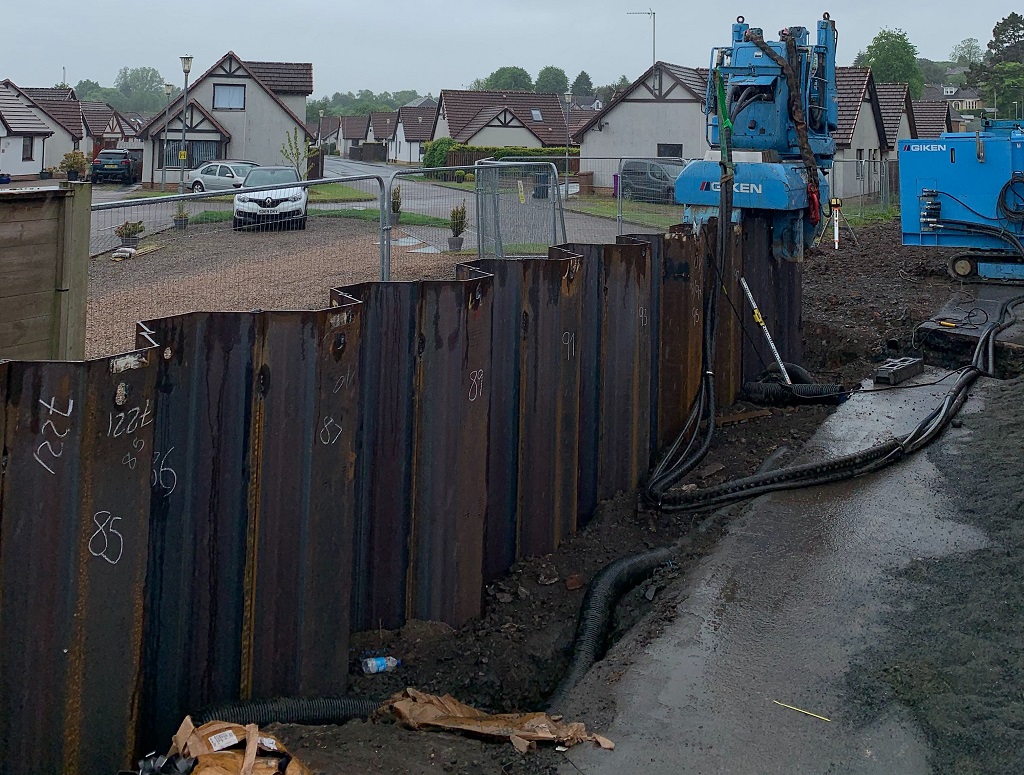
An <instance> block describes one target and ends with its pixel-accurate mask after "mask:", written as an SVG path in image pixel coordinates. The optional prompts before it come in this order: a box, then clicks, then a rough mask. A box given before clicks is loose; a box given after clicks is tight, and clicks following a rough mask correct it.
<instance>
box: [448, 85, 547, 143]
mask: <svg viewBox="0 0 1024 775" xmlns="http://www.w3.org/2000/svg"><path fill="white" fill-rule="evenodd" d="M561 100H562V97H561V95H558V94H534V93H533V92H523V91H461V90H457V89H444V90H442V91H441V97H440V100H439V102H438V108H437V115H436V117H435V119H434V127H433V132H432V133H431V139H433V140H437V139H438V138H441V137H451V138H453V139H454V140H457V141H458V142H460V143H465V144H466V145H476V146H481V147H522V148H542V147H551V146H560V145H565V142H566V123H565V113H564V108H563V107H562V102H561Z"/></svg>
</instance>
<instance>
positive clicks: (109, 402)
mask: <svg viewBox="0 0 1024 775" xmlns="http://www.w3.org/2000/svg"><path fill="white" fill-rule="evenodd" d="M735 238H736V242H735V250H734V256H733V260H732V262H731V263H730V265H729V266H727V267H726V269H725V276H724V277H723V278H722V280H724V281H725V286H726V290H727V291H728V293H729V299H728V300H726V299H723V307H722V309H721V311H720V316H721V318H720V319H721V321H722V326H721V330H722V336H721V338H720V340H719V346H718V348H717V351H716V364H715V370H716V372H719V374H720V377H719V378H720V380H721V385H722V387H721V392H722V393H723V394H724V398H723V399H722V400H724V401H731V400H732V397H734V396H735V395H736V393H737V391H738V390H739V387H740V384H741V379H742V378H743V377H749V376H752V375H751V374H750V372H751V370H752V369H754V368H755V366H759V360H758V359H757V352H756V351H755V348H756V347H759V346H760V345H756V346H755V345H750V344H749V343H745V342H744V340H743V336H742V334H743V331H742V329H741V327H740V322H739V319H738V316H737V315H738V313H737V311H736V310H734V309H732V308H730V307H729V306H728V304H729V302H730V301H731V302H732V304H733V305H735V306H736V307H737V308H738V312H741V313H745V312H746V311H745V310H744V308H743V307H742V306H740V305H741V302H742V300H743V299H742V296H741V295H739V294H738V293H737V292H736V284H737V283H738V280H739V277H740V276H741V275H743V274H745V276H746V277H747V278H748V279H749V281H750V285H751V287H752V289H753V290H754V293H755V294H757V296H758V298H759V300H760V301H761V303H762V304H763V305H764V309H765V310H766V316H765V317H766V319H769V325H775V326H776V328H777V329H779V330H780V332H781V335H780V342H781V343H782V347H781V348H780V349H783V351H784V354H785V355H786V356H787V357H790V358H793V357H798V354H799V350H798V348H799V302H800V296H799V288H794V287H791V286H792V285H793V284H794V283H797V284H798V283H799V277H800V274H799V269H800V267H799V266H789V265H785V266H778V265H777V264H773V263H771V262H772V260H773V259H771V257H770V254H769V253H767V252H766V251H767V243H766V242H765V241H764V240H763V239H761V238H760V237H759V236H758V235H756V234H743V233H742V232H741V231H739V230H737V231H736V232H735ZM714 243H715V236H714V229H713V228H709V229H705V230H702V231H699V232H697V233H692V232H690V231H689V230H688V229H686V230H675V231H673V232H672V233H670V234H666V235H660V234H657V235H650V234H646V235H644V234H641V235H624V236H621V237H619V238H618V239H617V242H616V244H609V245H587V244H572V245H563V246H557V247H552V248H550V250H549V252H548V255H547V256H546V257H545V256H541V257H525V258H522V259H481V260H477V261H474V262H471V263H469V264H463V265H460V266H458V267H457V269H456V278H457V279H455V280H423V281H416V282H388V283H382V282H370V283H363V284H359V285H354V286H348V287H343V288H336V289H333V290H332V291H331V294H330V307H329V308H327V309H323V310H319V311H255V312H203V313H190V314H185V315H178V316H174V317H168V318H162V319H158V320H150V321H146V322H143V323H140V324H139V326H138V330H137V341H136V346H137V347H138V348H139V349H138V350H137V351H135V352H132V353H128V354H125V355H123V356H117V357H114V358H105V359H99V360H94V361H87V362H84V363H49V362H6V363H0V439H2V468H0V764H2V765H3V767H4V771H5V772H6V773H12V774H15V775H17V774H19V773H23V772H24V773H28V772H33V773H35V772H45V773H50V772H52V773H57V772H68V773H85V772H99V771H109V772H113V771H116V770H117V769H118V768H121V767H124V766H127V765H128V764H129V763H130V762H131V761H132V757H133V756H135V755H138V754H140V753H145V752H146V751H148V750H151V749H152V748H153V747H160V746H162V745H164V743H165V741H166V739H167V736H168V735H169V734H170V733H171V732H173V730H174V729H175V728H176V726H177V724H178V723H179V722H180V720H181V718H182V717H183V716H184V715H185V714H186V713H189V712H195V711H197V710H199V709H201V708H203V707H204V706H206V705H209V704H212V703H219V702H225V701H231V700H235V699H244V698H250V697H252V698H265V697H276V696H317V695H337V694H340V693H342V692H344V691H345V689H346V684H347V673H348V667H349V653H348V638H349V634H350V632H351V631H358V630H365V629H372V628H377V627H385V628H395V627H400V626H402V625H403V624H404V623H405V622H406V621H408V620H409V619H414V618H415V619H424V620H437V621H443V622H446V623H448V624H450V625H452V626H455V627H458V626H461V625H463V624H465V623H466V622H468V621H470V620H471V619H473V618H474V617H476V616H478V615H479V614H480V612H481V606H482V598H483V589H484V585H485V584H487V583H489V582H490V581H491V580H493V579H495V578H497V577H499V576H500V575H501V574H503V573H504V572H506V571H507V570H508V569H509V568H510V567H511V566H512V564H513V563H515V561H516V560H517V559H519V558H521V557H526V556H532V555H541V554H548V553H550V552H553V551H555V550H556V549H557V548H558V546H559V544H560V543H561V542H562V541H564V540H565V539H566V538H567V537H568V536H570V535H572V534H573V533H574V532H576V530H578V529H579V527H580V526H582V525H583V524H585V523H586V521H587V520H589V519H590V518H591V517H592V516H593V514H594V512H595V510H596V508H597V506H598V504H599V502H600V501H602V500H604V499H607V498H609V497H612V496H614V495H615V494H616V493H618V492H630V491H632V490H635V489H636V488H637V487H638V486H639V485H640V484H641V482H642V480H643V478H644V477H645V475H646V473H647V470H648V467H649V464H650V463H651V460H652V458H653V456H654V455H656V454H658V453H659V451H660V450H661V449H663V447H664V445H665V444H666V443H667V442H668V441H670V440H671V439H672V438H673V437H674V436H675V434H677V433H678V431H679V429H680V427H681V425H682V423H683V420H684V418H685V416H686V413H687V410H688V407H689V404H690V402H691V401H692V400H693V397H694V396H695V395H696V392H697V388H698V384H699V381H700V374H701V358H702V339H701V329H702V324H703V319H702V298H703V297H702V293H703V290H702V289H703V288H704V287H705V285H706V283H707V282H708V281H709V280H710V279H711V278H710V277H708V275H707V273H708V272H713V271H717V270H715V269H713V268H712V264H711V261H710V260H709V259H710V258H711V257H712V256H713V255H714V252H715V244H714ZM780 285H784V286H786V287H780ZM780 321H781V322H780ZM793 326H795V327H796V328H795V329H794V330H795V332H794V330H791V327H793ZM773 333H774V330H773ZM40 740H45V741H48V743H47V744H46V745H40V744H39V741H40ZM143 748H145V749H146V751H144V750H143Z"/></svg>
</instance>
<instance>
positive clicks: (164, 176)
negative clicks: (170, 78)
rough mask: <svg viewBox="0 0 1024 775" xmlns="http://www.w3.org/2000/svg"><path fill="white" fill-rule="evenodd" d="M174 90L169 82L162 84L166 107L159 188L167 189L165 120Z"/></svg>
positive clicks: (168, 116)
mask: <svg viewBox="0 0 1024 775" xmlns="http://www.w3.org/2000/svg"><path fill="white" fill-rule="evenodd" d="M172 91H174V87H173V86H171V85H170V84H169V83H165V84H164V96H165V97H167V107H166V108H164V131H163V140H164V142H163V146H162V147H161V148H160V153H161V154H162V158H161V159H160V190H161V191H166V190H167V122H168V120H169V119H170V116H171V92H172Z"/></svg>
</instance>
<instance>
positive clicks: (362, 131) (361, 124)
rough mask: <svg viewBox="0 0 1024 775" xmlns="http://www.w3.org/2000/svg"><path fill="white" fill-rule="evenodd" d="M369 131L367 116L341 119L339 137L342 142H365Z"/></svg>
mask: <svg viewBox="0 0 1024 775" xmlns="http://www.w3.org/2000/svg"><path fill="white" fill-rule="evenodd" d="M369 129H370V117H369V116H342V117H341V137H342V139H343V140H365V139H366V133H367V132H368V131H369Z"/></svg>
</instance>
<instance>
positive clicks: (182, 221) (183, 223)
mask: <svg viewBox="0 0 1024 775" xmlns="http://www.w3.org/2000/svg"><path fill="white" fill-rule="evenodd" d="M172 220H173V221H174V228H175V229H177V230H178V231H185V229H187V228H188V216H187V215H186V216H185V217H184V218H173V219H172Z"/></svg>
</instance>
